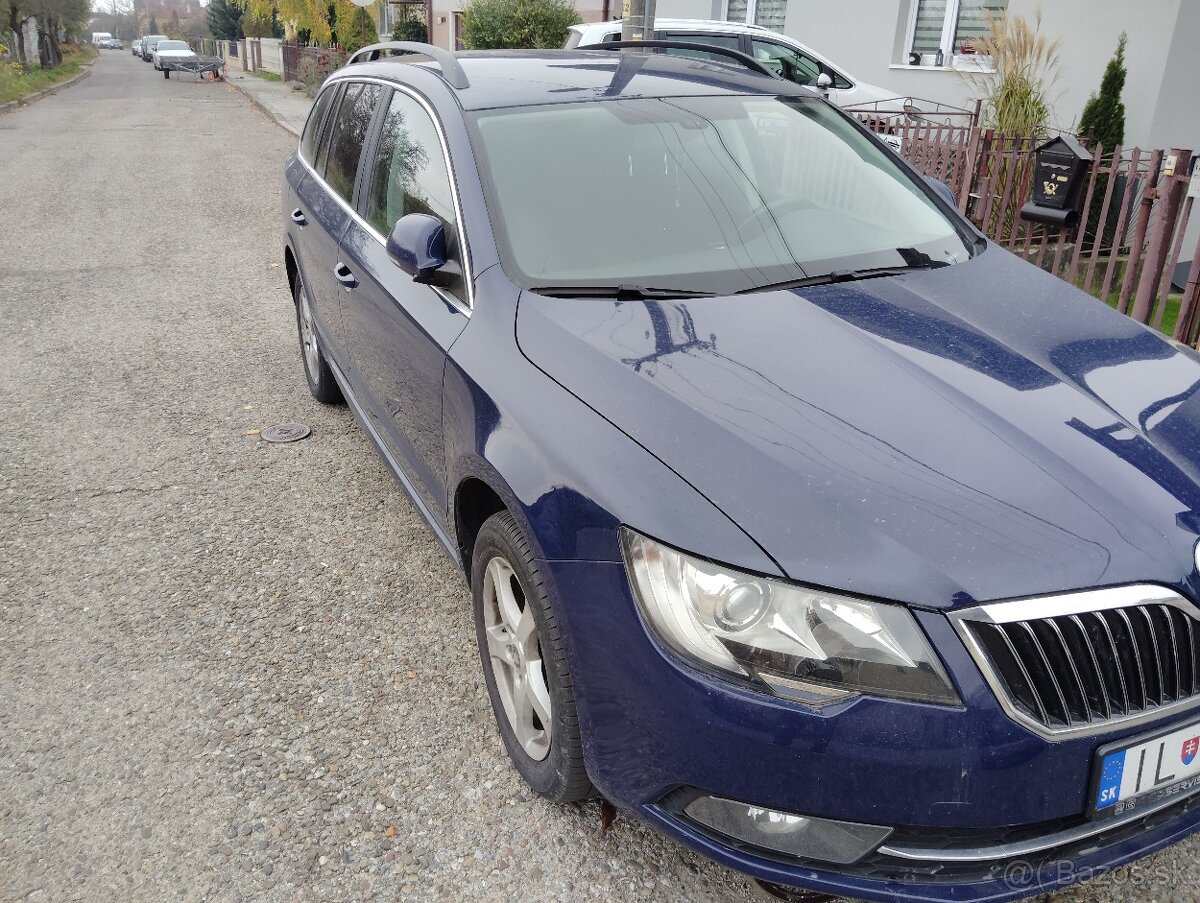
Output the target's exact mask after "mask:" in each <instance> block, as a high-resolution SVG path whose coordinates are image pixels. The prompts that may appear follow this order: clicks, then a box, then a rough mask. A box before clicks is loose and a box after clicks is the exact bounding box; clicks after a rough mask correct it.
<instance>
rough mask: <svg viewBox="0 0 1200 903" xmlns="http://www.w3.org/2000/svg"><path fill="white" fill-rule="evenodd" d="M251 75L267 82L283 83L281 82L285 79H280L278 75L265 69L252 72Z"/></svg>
mask: <svg viewBox="0 0 1200 903" xmlns="http://www.w3.org/2000/svg"><path fill="white" fill-rule="evenodd" d="M250 74H251V75H253V76H255V77H257V78H261V79H262V80H263V81H265V82H281V81H283V79H282V78H280V77H279V76H278V75H276V74H275V73H274V72H267V71H266V70H265V69H259V70H257V71H255V72H251V73H250Z"/></svg>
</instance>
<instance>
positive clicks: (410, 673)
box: [404, 671, 417, 679]
mask: <svg viewBox="0 0 1200 903" xmlns="http://www.w3.org/2000/svg"><path fill="white" fill-rule="evenodd" d="M404 676H405V677H407V678H409V679H412V678H414V677H416V676H417V672H416V671H406V672H404Z"/></svg>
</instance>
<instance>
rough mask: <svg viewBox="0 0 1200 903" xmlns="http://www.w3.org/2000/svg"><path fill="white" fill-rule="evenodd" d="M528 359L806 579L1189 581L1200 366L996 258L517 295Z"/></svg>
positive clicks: (938, 603) (1041, 587)
mask: <svg viewBox="0 0 1200 903" xmlns="http://www.w3.org/2000/svg"><path fill="white" fill-rule="evenodd" d="M517 339H518V342H519V344H520V347H521V349H522V351H523V353H524V354H525V355H526V356H527V357H528V358H529V360H530V361H531V362H532V363H534V364H535V365H536V366H538V367H539V368H540V369H542V370H543V371H544V372H545V373H547V374H548V375H549V376H551V377H552V378H553V379H555V380H556V381H558V382H559V383H560V384H561V385H563V386H564V387H565V388H567V389H568V390H569V391H571V392H572V393H574V394H575V395H576V396H577V397H579V398H580V399H581V400H582V401H583V402H584V403H586V404H588V405H589V406H591V407H592V408H594V409H595V410H596V411H598V412H599V413H600V414H602V415H603V416H604V417H606V418H607V419H608V420H610V421H611V422H612V423H614V424H615V425H616V426H617V427H619V428H620V429H621V430H622V431H624V432H625V433H626V434H628V435H629V436H630V437H631V438H633V439H634V440H635V441H636V442H638V443H640V444H641V445H643V446H644V447H645V448H647V449H648V450H649V451H650V452H652V453H653V454H655V455H656V456H658V457H659V458H660V459H661V460H663V461H664V462H665V463H666V464H667V465H669V466H670V467H671V468H673V469H674V470H675V471H676V472H677V473H679V474H680V476H682V477H683V478H684V479H685V480H687V481H688V482H690V483H691V484H692V485H693V486H694V487H695V488H696V489H697V490H698V491H699V492H701V493H702V494H704V495H705V496H706V497H708V498H709V499H710V500H711V501H712V502H713V503H714V504H716V505H717V506H718V507H719V508H721V509H722V510H723V511H724V512H725V513H726V514H728V515H729V517H731V518H732V519H733V520H734V521H735V522H736V523H738V524H739V525H740V526H741V527H742V529H743V530H745V531H746V532H747V533H748V534H749V535H750V536H751V537H752V538H753V539H754V540H755V541H756V542H757V543H758V544H759V545H760V546H761V547H762V548H763V549H764V551H766V552H767V553H768V554H769V555H770V556H772V557H773V558H774V560H775V561H776V562H777V563H778V564H779V566H780V568H781V570H782V571H783V572H784V573H785V574H786V575H787V576H789V577H791V578H792V579H795V580H798V581H803V582H806V583H811V584H815V585H820V586H825V587H833V588H837V589H842V590H848V591H853V592H857V593H862V594H866V595H871V596H878V597H882V598H890V599H897V600H900V601H905V602H909V603H914V604H921V605H929V606H934V607H944V606H953V605H966V604H970V603H972V602H974V601H977V600H979V601H981V600H990V599H1001V598H1011V597H1018V596H1028V595H1034V594H1039V593H1048V592H1058V591H1064V590H1070V589H1077V588H1084V587H1092V586H1098V585H1112V584H1119V583H1127V582H1135V581H1156V582H1165V583H1175V584H1178V583H1181V582H1182V581H1184V580H1185V579H1189V575H1191V574H1192V573H1193V571H1194V569H1195V563H1194V561H1195V559H1194V557H1193V556H1194V546H1195V542H1196V535H1197V530H1198V528H1200V488H1198V481H1200V466H1198V465H1200V395H1198V389H1200V358H1197V356H1196V355H1195V354H1194V353H1193V352H1191V351H1185V350H1181V349H1180V347H1178V346H1175V345H1174V344H1172V343H1170V342H1168V341H1166V340H1165V339H1163V338H1162V337H1161V336H1159V335H1158V334H1156V333H1153V332H1151V331H1150V330H1148V329H1147V328H1145V327H1143V326H1141V325H1139V324H1137V323H1135V322H1133V321H1132V320H1130V319H1129V318H1127V317H1124V316H1122V315H1120V314H1118V313H1116V312H1115V311H1113V310H1111V309H1110V308H1108V307H1106V306H1105V305H1103V304H1101V303H1100V302H1098V301H1095V300H1094V299H1092V298H1091V297H1089V296H1087V295H1085V294H1083V293H1082V292H1080V291H1078V290H1077V289H1075V288H1073V287H1071V286H1070V285H1068V284H1067V283H1066V282H1063V281H1062V280H1059V279H1057V278H1055V277H1053V276H1049V275H1047V274H1045V273H1043V272H1041V271H1040V270H1037V269H1036V268H1034V267H1032V266H1030V265H1028V264H1026V263H1023V262H1021V261H1019V260H1017V259H1016V258H1015V257H1013V256H1012V255H1010V254H1008V253H1007V252H1005V251H1003V250H1001V249H999V248H996V247H989V248H988V250H987V251H985V252H984V253H982V254H980V255H978V256H977V257H975V258H974V259H972V260H970V261H967V262H965V263H962V264H958V265H956V266H952V267H947V268H944V269H939V270H932V271H922V272H913V273H911V274H905V275H903V276H898V277H892V278H884V279H874V280H868V281H862V282H856V283H842V284H835V285H828V286H820V287H810V288H805V289H797V290H792V291H775V292H764V293H759V294H754V295H744V296H737V297H718V298H703V299H688V300H686V301H615V300H606V299H600V300H596V299H578V300H576V299H562V298H547V297H543V296H540V295H536V294H532V293H529V292H525V293H523V294H522V296H521V300H520V306H519V312H518V317H517ZM597 478H598V479H600V478H603V479H614V480H619V479H622V474H619V473H616V474H607V475H604V476H603V477H601V476H600V475H597ZM616 513H617V514H618V516H619V514H620V512H616ZM630 526H633V527H635V528H636V527H637V524H631V525H630ZM658 538H660V539H662V540H664V541H667V542H670V541H671V537H669V536H661V537H658ZM703 552H704V553H705V554H708V555H710V556H714V557H720V555H719V550H715V551H714V550H703ZM732 563H734V564H736V562H732Z"/></svg>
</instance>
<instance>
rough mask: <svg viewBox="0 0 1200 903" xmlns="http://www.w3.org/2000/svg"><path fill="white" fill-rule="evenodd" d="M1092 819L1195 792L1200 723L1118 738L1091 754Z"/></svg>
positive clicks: (1198, 774)
mask: <svg viewBox="0 0 1200 903" xmlns="http://www.w3.org/2000/svg"><path fill="white" fill-rule="evenodd" d="M1095 767H1096V774H1097V778H1096V781H1095V789H1094V792H1093V794H1092V802H1093V807H1094V808H1093V811H1092V814H1093V815H1094V816H1096V817H1108V816H1113V815H1124V814H1127V813H1129V812H1130V811H1135V810H1139V809H1149V808H1151V807H1152V806H1154V805H1156V804H1158V803H1161V802H1163V801H1165V800H1167V799H1169V798H1171V797H1175V798H1177V799H1183V797H1185V796H1188V795H1190V794H1191V793H1194V792H1195V791H1197V790H1200V721H1192V722H1190V723H1188V724H1186V725H1184V726H1182V727H1173V728H1167V729H1166V730H1165V731H1163V730H1160V731H1158V732H1157V733H1155V734H1153V735H1151V736H1149V737H1145V736H1143V737H1139V738H1136V739H1134V740H1122V741H1120V742H1119V743H1110V744H1108V745H1107V746H1104V747H1101V748H1100V750H1099V751H1098V752H1097V753H1096V766H1095Z"/></svg>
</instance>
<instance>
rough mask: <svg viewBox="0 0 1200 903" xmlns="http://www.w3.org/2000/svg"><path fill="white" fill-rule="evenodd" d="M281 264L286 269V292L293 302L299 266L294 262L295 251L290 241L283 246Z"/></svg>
mask: <svg viewBox="0 0 1200 903" xmlns="http://www.w3.org/2000/svg"><path fill="white" fill-rule="evenodd" d="M283 265H284V267H285V268H286V270H287V281H288V294H289V295H291V297H292V301H293V303H294V302H295V299H296V275H297V274H298V273H299V272H300V267H299V266H298V265H297V263H296V253H295V252H294V251H293V250H292V244H291V242H287V243H285V244H284V246H283Z"/></svg>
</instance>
